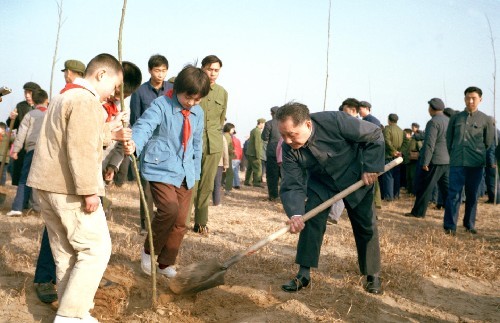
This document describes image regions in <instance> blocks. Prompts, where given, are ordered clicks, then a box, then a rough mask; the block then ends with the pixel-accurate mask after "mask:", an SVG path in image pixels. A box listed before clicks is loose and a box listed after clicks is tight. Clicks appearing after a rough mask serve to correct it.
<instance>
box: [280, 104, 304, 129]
mask: <svg viewBox="0 0 500 323" xmlns="http://www.w3.org/2000/svg"><path fill="white" fill-rule="evenodd" d="M288 118H291V119H292V121H293V125H294V126H297V125H300V124H303V123H304V122H305V121H306V120H311V116H310V115H309V109H308V108H307V105H305V104H302V103H298V102H288V103H287V104H285V105H284V106H282V107H281V108H279V110H278V112H276V120H278V121H279V122H283V121H286V120H287V119H288Z"/></svg>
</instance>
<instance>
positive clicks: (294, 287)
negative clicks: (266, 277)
mask: <svg viewBox="0 0 500 323" xmlns="http://www.w3.org/2000/svg"><path fill="white" fill-rule="evenodd" d="M309 282H310V280H309V279H307V278H305V277H304V276H297V277H295V278H294V279H292V280H291V281H290V282H289V283H288V284H285V285H281V289H282V290H284V291H285V292H287V293H294V292H298V291H299V290H301V289H302V288H304V287H307V286H309Z"/></svg>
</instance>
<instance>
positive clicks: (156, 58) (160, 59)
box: [148, 54, 168, 70]
mask: <svg viewBox="0 0 500 323" xmlns="http://www.w3.org/2000/svg"><path fill="white" fill-rule="evenodd" d="M162 65H165V66H166V67H167V70H168V60H167V58H166V57H165V56H163V55H160V54H156V55H153V56H151V57H150V58H149V61H148V68H149V69H150V70H152V69H153V68H155V67H159V66H162Z"/></svg>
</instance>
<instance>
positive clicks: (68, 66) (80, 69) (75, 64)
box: [61, 59, 85, 74]
mask: <svg viewBox="0 0 500 323" xmlns="http://www.w3.org/2000/svg"><path fill="white" fill-rule="evenodd" d="M65 70H70V71H73V72H77V73H82V74H83V73H85V64H83V63H82V62H80V61H77V60H76V59H69V60H67V61H66V62H64V69H62V70H61V72H64V71H65Z"/></svg>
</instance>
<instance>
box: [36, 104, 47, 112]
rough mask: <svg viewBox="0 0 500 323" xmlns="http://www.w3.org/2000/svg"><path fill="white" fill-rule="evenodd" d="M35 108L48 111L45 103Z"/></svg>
mask: <svg viewBox="0 0 500 323" xmlns="http://www.w3.org/2000/svg"><path fill="white" fill-rule="evenodd" d="M35 109H38V110H40V111H42V112H45V111H47V107H44V106H43V105H37V106H36V107H35Z"/></svg>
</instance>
